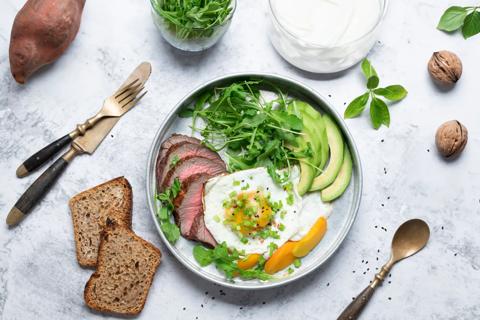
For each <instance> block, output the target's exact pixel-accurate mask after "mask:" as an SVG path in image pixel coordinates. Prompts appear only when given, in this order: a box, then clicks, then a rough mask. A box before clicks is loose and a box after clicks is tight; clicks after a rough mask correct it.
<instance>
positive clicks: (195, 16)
mask: <svg viewBox="0 0 480 320" xmlns="http://www.w3.org/2000/svg"><path fill="white" fill-rule="evenodd" d="M151 2H152V6H153V8H154V10H155V11H156V12H157V13H158V14H159V15H160V16H161V17H162V18H163V19H164V21H165V22H166V23H167V24H168V26H169V28H170V29H171V31H172V32H175V35H176V36H177V37H178V38H179V39H198V38H208V37H211V36H212V35H213V34H214V32H215V29H216V27H218V26H220V25H222V24H223V23H225V21H226V20H227V18H228V17H229V15H230V13H231V12H232V10H233V8H232V5H231V3H232V0H151Z"/></svg>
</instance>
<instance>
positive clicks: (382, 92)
mask: <svg viewBox="0 0 480 320" xmlns="http://www.w3.org/2000/svg"><path fill="white" fill-rule="evenodd" d="M362 71H363V74H364V75H365V78H366V80H367V92H365V93H364V94H362V95H361V96H358V97H356V98H355V99H353V101H352V102H350V104H349V105H348V107H347V109H346V110H345V113H344V117H345V118H346V119H348V118H354V117H358V116H359V115H361V114H362V112H363V110H365V107H366V106H367V103H368V101H369V100H370V119H371V120H372V124H373V127H374V128H375V129H378V128H380V126H381V125H382V124H383V125H385V126H386V127H388V126H390V112H389V111H388V106H387V104H386V103H385V101H383V100H382V98H385V99H387V100H389V101H400V100H402V99H403V98H405V97H406V96H407V93H408V92H407V90H406V89H405V88H404V87H402V86H401V85H399V84H395V85H391V86H387V87H385V88H379V87H378V85H379V83H380V78H379V77H378V74H377V71H375V68H374V67H373V66H372V64H371V63H370V61H368V59H364V60H363V61H362Z"/></svg>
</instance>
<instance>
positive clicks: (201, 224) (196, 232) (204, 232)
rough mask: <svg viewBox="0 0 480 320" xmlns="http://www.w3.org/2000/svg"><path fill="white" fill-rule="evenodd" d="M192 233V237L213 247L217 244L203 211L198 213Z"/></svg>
mask: <svg viewBox="0 0 480 320" xmlns="http://www.w3.org/2000/svg"><path fill="white" fill-rule="evenodd" d="M202 192H203V190H202ZM191 233H192V234H193V236H192V239H194V240H197V241H200V242H203V243H205V244H207V245H209V246H210V247H212V248H213V247H215V246H216V245H217V241H215V238H214V237H213V236H212V234H211V233H210V231H209V230H208V229H207V226H206V225H205V220H204V215H203V211H202V214H199V215H197V217H196V218H195V221H194V222H193V226H192V231H191Z"/></svg>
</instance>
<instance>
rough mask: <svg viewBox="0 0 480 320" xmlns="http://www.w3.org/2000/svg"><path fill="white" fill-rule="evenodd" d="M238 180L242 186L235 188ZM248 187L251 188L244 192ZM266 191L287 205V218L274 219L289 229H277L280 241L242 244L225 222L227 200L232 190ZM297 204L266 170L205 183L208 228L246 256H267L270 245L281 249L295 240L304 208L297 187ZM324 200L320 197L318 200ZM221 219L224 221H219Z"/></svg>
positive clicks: (259, 241) (242, 173) (255, 240)
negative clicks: (289, 200)
mask: <svg viewBox="0 0 480 320" xmlns="http://www.w3.org/2000/svg"><path fill="white" fill-rule="evenodd" d="M234 181H240V182H241V183H240V185H236V186H235V185H234ZM247 184H248V186H249V187H248V189H246V190H242V187H245V186H246V185H247ZM259 188H260V189H263V190H265V191H264V192H267V193H268V192H269V193H270V195H271V201H272V202H277V201H282V202H283V209H282V210H285V211H286V213H285V214H284V215H283V217H282V216H281V215H280V214H279V213H277V214H275V216H274V220H275V222H277V223H281V224H283V225H284V226H285V229H284V230H283V231H280V230H277V229H274V230H276V231H277V232H278V234H279V239H273V238H271V237H269V238H267V239H260V238H257V239H251V238H248V243H242V242H241V241H240V240H241V239H240V238H239V237H238V235H237V234H236V233H235V232H233V231H232V230H231V228H230V226H229V225H225V224H224V223H223V221H224V219H225V208H223V201H224V200H227V199H229V194H230V193H231V192H232V191H235V192H237V193H241V192H248V191H256V190H257V189H259ZM293 194H294V201H293V204H292V205H289V204H287V201H286V199H287V196H288V193H287V192H286V191H285V190H283V188H282V187H281V186H279V185H276V184H275V182H274V181H273V180H272V178H271V177H270V175H269V174H268V172H267V169H266V168H264V167H259V168H255V169H249V170H242V171H237V172H235V173H232V174H229V175H224V176H217V177H214V178H212V179H210V180H209V181H207V183H206V184H205V191H204V219H205V224H206V226H207V229H208V230H209V231H210V233H211V234H212V235H213V237H214V238H215V240H216V241H217V242H219V243H221V242H226V243H227V245H228V246H229V247H232V248H235V249H237V250H243V251H245V253H246V254H251V253H258V254H265V253H267V252H268V251H269V246H270V244H271V243H274V244H275V245H277V246H278V247H280V246H281V245H282V244H284V243H285V242H286V241H288V240H289V239H290V238H292V237H293V236H294V235H295V234H297V233H298V231H299V229H300V224H299V218H300V213H301V208H302V198H301V197H300V196H299V195H298V193H297V192H296V190H295V188H294V192H293ZM318 198H320V197H318ZM219 218H220V219H219Z"/></svg>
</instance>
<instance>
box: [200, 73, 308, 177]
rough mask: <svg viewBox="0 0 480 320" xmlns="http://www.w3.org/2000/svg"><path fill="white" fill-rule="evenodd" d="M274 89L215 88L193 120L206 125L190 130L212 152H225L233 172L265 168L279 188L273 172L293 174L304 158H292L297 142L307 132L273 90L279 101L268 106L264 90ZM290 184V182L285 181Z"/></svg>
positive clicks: (254, 84) (250, 85)
mask: <svg viewBox="0 0 480 320" xmlns="http://www.w3.org/2000/svg"><path fill="white" fill-rule="evenodd" d="M267 85H270V86H271V84H269V83H267V82H261V81H241V82H234V83H232V84H230V85H229V86H227V87H225V88H213V89H211V90H210V91H207V92H206V93H205V94H207V95H209V98H208V101H207V100H202V101H201V102H200V103H199V102H198V101H197V103H196V104H195V109H194V117H195V116H198V117H200V118H201V119H202V120H203V122H204V123H205V125H204V126H203V127H202V128H197V127H195V123H193V125H192V128H193V129H194V130H195V131H198V132H200V134H201V135H202V137H203V140H202V143H203V144H204V145H205V146H207V147H208V148H210V149H212V150H214V151H219V150H223V149H224V150H225V152H226V154H227V155H228V160H229V161H228V170H229V171H230V172H232V171H237V170H245V169H249V168H254V167H258V166H265V167H267V168H268V172H269V173H270V175H271V176H272V178H273V179H274V181H276V182H279V181H281V180H282V179H283V178H279V177H278V176H277V175H276V174H275V171H276V170H278V169H283V168H290V167H291V162H292V161H300V159H303V158H304V157H305V155H304V154H302V153H293V152H292V151H291V149H293V148H294V147H295V146H297V145H298V142H297V138H298V136H299V135H300V134H301V130H302V129H303V121H302V119H301V118H300V117H298V116H297V115H295V114H292V113H290V112H287V105H288V104H289V103H290V100H288V99H286V98H285V97H286V95H285V94H283V93H282V92H281V91H279V90H278V89H277V88H276V87H273V89H274V90H272V91H274V92H278V93H277V97H276V98H274V99H273V100H270V101H264V99H263V97H261V95H260V88H265V87H266V86H267ZM286 179H288V177H286Z"/></svg>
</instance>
